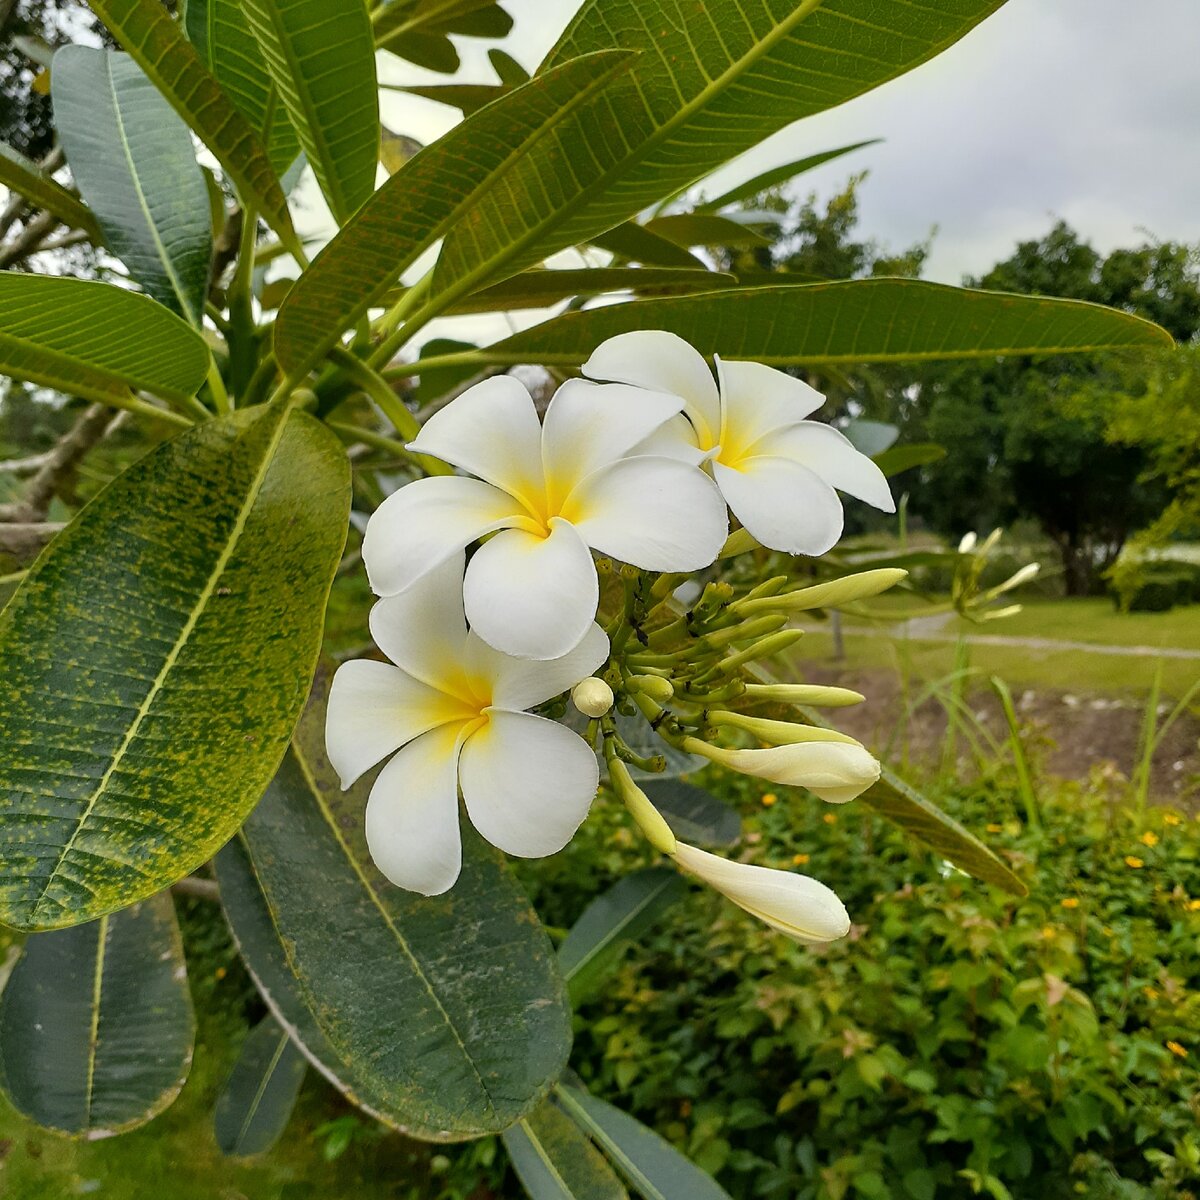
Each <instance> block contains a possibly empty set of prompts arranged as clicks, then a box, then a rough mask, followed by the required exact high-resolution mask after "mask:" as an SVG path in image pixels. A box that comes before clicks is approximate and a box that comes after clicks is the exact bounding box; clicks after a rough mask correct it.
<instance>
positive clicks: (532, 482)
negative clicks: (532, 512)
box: [409, 375, 544, 508]
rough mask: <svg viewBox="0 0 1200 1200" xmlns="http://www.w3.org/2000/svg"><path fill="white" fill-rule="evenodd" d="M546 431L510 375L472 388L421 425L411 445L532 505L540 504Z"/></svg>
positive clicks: (525, 393)
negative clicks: (543, 447)
mask: <svg viewBox="0 0 1200 1200" xmlns="http://www.w3.org/2000/svg"><path fill="white" fill-rule="evenodd" d="M541 447H542V429H541V425H540V424H539V423H538V416H537V409H536V408H534V405H533V398H532V397H531V396H530V395H529V391H528V389H527V388H526V387H525V385H524V384H523V383H522V382H521V381H520V380H519V379H514V378H513V377H512V376H511V375H496V376H493V377H492V378H491V379H485V380H484V381H483V382H482V383H477V384H475V386H474V387H469V388H467V390H466V391H465V392H463V393H462V395H460V396H456V397H455V398H454V400H453V401H451V403H449V404H447V405H446V407H445V408H443V409H442V410H441V411H440V412H436V413H434V414H433V416H432V417H430V418H429V420H428V421H426V422H425V424H424V425H423V426H422V427H421V432H420V433H419V434H418V435H417V437H416V438H415V439H414V440H413V441H412V442H410V443H409V449H411V450H417V451H420V452H421V453H422V454H432V455H433V456H434V457H435V458H440V459H442V460H443V461H444V462H448V463H450V464H451V465H452V466H455V467H458V468H460V469H461V470H463V471H467V472H469V473H470V474H472V475H478V476H479V478H480V479H484V480H486V481H487V482H488V483H491V484H494V485H495V486H496V487H498V488H502V489H503V490H504V491H506V492H508V493H510V494H511V495H513V496H517V497H519V498H521V500H522V501H523V502H524V503H526V504H527V505H529V506H530V507H533V508H536V507H537V506H538V505H539V504H540V503H541V497H542V493H543V491H544V483H543V480H542V449H541Z"/></svg>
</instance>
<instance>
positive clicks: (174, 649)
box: [30, 413, 290, 924]
mask: <svg viewBox="0 0 1200 1200" xmlns="http://www.w3.org/2000/svg"><path fill="white" fill-rule="evenodd" d="M261 419H262V418H260V420H261ZM289 420H290V413H284V414H283V415H282V416H281V417H280V418H279V423H278V425H277V426H276V428H275V430H274V432H273V433H272V434H271V440H270V442H269V443H268V444H267V446H266V448H265V449H264V451H263V456H262V461H261V463H260V464H259V467H258V470H257V471H256V472H255V475H254V479H253V480H252V481H251V484H250V487H249V488H248V489H247V492H246V498H245V500H244V501H243V503H242V506H241V508H240V509H239V511H238V515H237V518H236V520H235V521H234V524H233V528H232V529H231V530H230V533H229V537H228V539H227V540H226V543H225V547H224V549H222V551H221V553H220V554H219V555H218V557H217V561H216V563H215V564H214V565H213V569H212V571H211V572H210V573H209V576H208V579H207V580H205V583H204V587H203V588H202V589H201V591H200V595H199V596H198V597H197V600H196V603H195V604H194V605H193V606H192V610H191V612H190V613H189V614H188V618H187V620H186V621H185V622H184V626H183V628H182V629H181V630H180V632H179V636H178V637H177V638H176V639H175V642H174V644H173V645H172V646H171V649H170V651H169V652H168V653H167V656H166V658H165V660H164V662H163V665H162V667H161V669H160V670H159V672H158V674H157V675H156V676H155V678H154V681H153V682H152V683H151V685H150V689H149V691H148V692H147V693H146V696H145V698H144V699H143V700H142V702H141V704H139V705H138V709H137V713H136V714H135V716H134V719H133V721H132V722H131V723H130V726H129V728H128V729H127V730H126V732H125V737H124V738H123V739H122V741H121V744H120V745H119V746H118V747H117V749H116V751H115V752H114V754H113V757H112V761H111V762H110V763H109V765H108V767H107V768H106V769H105V771H104V774H103V775H102V776H101V777H100V782H99V783H98V784H97V785H96V788H95V790H94V791H93V792H92V794H91V796H89V797H88V801H87V805H86V807H85V808H84V811H83V813H82V814H81V816H80V817H79V819H78V821H77V822H76V825H75V829H74V831H73V832H72V834H71V836H70V837H69V838H68V839H67V842H66V844H65V845H64V846H63V848H62V850H61V851H60V852H59V855H58V859H57V861H56V862H55V864H54V868H53V869H52V870H51V872H50V874H49V875H48V876H47V878H46V881H45V883H44V884H43V885H42V889H41V893H40V895H39V896H38V899H37V901H36V902H35V903H34V906H33V911H32V913H31V914H30V923H31V924H36V923H37V919H38V916H39V914H40V913H41V912H42V911H43V908H44V906H45V904H46V902H47V899H48V898H49V895H50V889H51V888H52V887H53V886H54V882H55V880H56V879H57V878H58V876H59V874H60V873H61V871H62V868H63V864H64V863H66V861H67V859H68V858H69V857H70V855H71V851H72V850H73V849H74V846H75V842H76V841H77V840H78V838H79V835H80V833H82V832H83V830H84V828H85V826H86V825H87V822H88V820H89V818H90V817H91V815H92V813H93V811H94V810H95V808H96V805H97V804H98V803H99V801H100V797H101V796H103V794H104V791H105V789H106V788H107V786H108V782H109V780H110V779H111V778H112V777H113V775H114V774H115V773H116V770H117V768H118V767H119V766H120V765H121V763H122V762H123V761H124V759H125V756H126V754H128V753H129V749H130V747H131V746H132V745H133V743H134V740H135V739H136V737H137V734H138V731H139V730H140V729H141V726H142V722H143V721H144V720H145V719H146V717H147V715H148V714H149V712H150V709H151V708H152V707H153V705H154V702H155V700H157V699H158V696H159V693H160V692H161V691H162V689H163V687H164V686H165V684H166V681H167V677H168V676H169V675H170V673H171V671H172V670H174V668H175V666H176V664H177V663H178V661H179V656H180V655H181V654H182V653H183V650H184V648H185V647H186V645H187V642H188V639H189V638H190V637H191V635H192V633H193V632H194V631H195V628H196V625H197V624H198V623H199V621H200V617H201V616H202V615H203V613H204V611H205V610H206V609H207V607H208V603H209V601H210V600H211V599H212V597H213V594H214V592H215V591H216V588H217V581H218V580H219V579H220V578H221V576H222V575H223V574H224V571H225V568H226V567H227V566H228V565H229V560H230V559H231V558H232V557H233V553H234V551H235V550H236V549H237V546H238V543H239V542H240V541H241V538H242V534H243V533H245V531H246V524H247V522H248V521H249V519H250V512H251V510H252V509H253V507H254V504H255V502H256V501H257V500H258V496H259V493H260V492H261V491H262V485H263V482H264V481H265V479H266V477H267V472H268V471H269V470H270V468H271V464H272V462H273V461H274V459H275V452H276V450H277V449H278V448H279V443H280V442H281V441H282V439H283V433H284V430H285V429H286V428H287V425H288V421H289ZM249 432H250V431H249V430H247V431H246V432H245V433H243V435H242V436H243V437H244V436H247V435H248V433H249Z"/></svg>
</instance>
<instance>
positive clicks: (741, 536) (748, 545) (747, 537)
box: [717, 529, 759, 558]
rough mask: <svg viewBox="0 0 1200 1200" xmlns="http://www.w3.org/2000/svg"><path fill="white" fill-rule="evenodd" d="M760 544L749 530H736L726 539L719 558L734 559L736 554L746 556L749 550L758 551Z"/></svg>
mask: <svg viewBox="0 0 1200 1200" xmlns="http://www.w3.org/2000/svg"><path fill="white" fill-rule="evenodd" d="M758 545H759V543H758V542H757V540H756V539H755V538H754V537H752V536H751V534H750V531H749V530H748V529H735V530H734V531H733V532H732V533H731V534H730V535H729V537H727V538H726V539H725V545H723V546H722V547H721V551H720V553H719V554H718V555H717V557H718V558H732V557H733V556H734V555H735V554H745V553H746V551H747V550H757V549H758Z"/></svg>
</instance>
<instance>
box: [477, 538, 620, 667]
mask: <svg viewBox="0 0 1200 1200" xmlns="http://www.w3.org/2000/svg"><path fill="white" fill-rule="evenodd" d="M463 598H464V600H465V601H466V611H467V620H468V621H469V622H470V623H471V628H472V630H473V631H474V632H475V633H476V634H478V636H479V637H481V638H482V639H483V640H484V641H485V642H487V644H488V645H489V646H491V647H493V648H494V649H496V650H500V651H502V652H503V653H504V654H510V655H512V656H513V657H514V658H537V659H547V658H561V657H562V656H563V655H564V654H567V653H569V652H570V651H571V650H573V649H574V648H575V647H576V646H578V645H579V643H580V642H581V641H582V640H583V636H584V634H585V633H587V631H588V627H589V626H590V625H591V624H592V622H593V621H594V620H595V618H596V606H597V604H598V603H599V600H600V584H599V581H598V579H597V578H596V564H595V563H594V562H593V561H592V555H591V551H589V550H588V548H587V546H586V545H585V544H584V542H583V539H582V538H581V537H580V536H579V534H578V533H577V532H576V531H575V529H574V527H573V526H572V525H571V524H570V523H569V522H567V521H564V520H562V519H561V518H557V517H556V518H554V519H553V520H551V522H550V536H549V537H547V538H543V537H539V536H538V535H536V534H532V533H527V532H525V530H523V529H508V530H505V531H504V532H503V533H499V534H497V535H496V536H495V537H494V538H492V539H491V540H490V541H489V542H487V543H485V544H484V545H483V546H481V547H480V548H479V550H478V551H477V552H476V554H475V556H474V557H473V558H472V559H471V561H470V562H469V563H468V564H467V575H466V579H465V581H464V583H463Z"/></svg>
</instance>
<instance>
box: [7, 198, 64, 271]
mask: <svg viewBox="0 0 1200 1200" xmlns="http://www.w3.org/2000/svg"><path fill="white" fill-rule="evenodd" d="M61 224H62V222H61V221H60V220H59V219H58V218H57V217H56V216H55V215H54V214H53V213H48V212H40V213H38V215H37V216H36V217H34V218H33V219H32V220H31V221H30V222H29V224H28V225H26V226H25V228H24V229H22V230H21V232H20V233H18V234H17V236H16V237H15V238H13V240H12V241H11V242H9V243H8V244H7V245H6V246H0V267H11V266H14V265H15V264H16V263H19V262H22V261H23V260H24V259H26V258H28V257H29V256H30V255H31V254H36V253H37V252H38V251H39V250H40V249H41V248H42V242H43V240H44V239H45V238H46V236H47V235H48V234H50V233H52V232H53V231H54V230H55V229H57V228H58V226H59V225H61Z"/></svg>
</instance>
